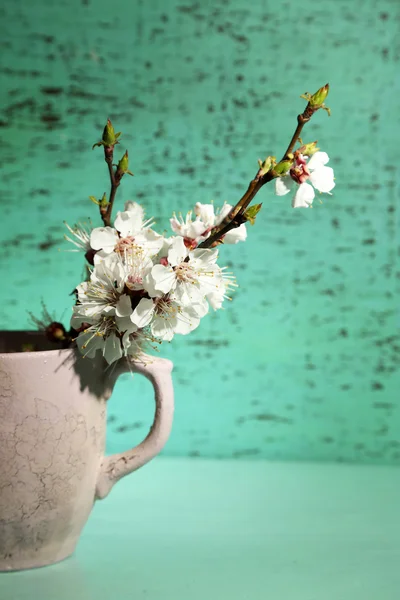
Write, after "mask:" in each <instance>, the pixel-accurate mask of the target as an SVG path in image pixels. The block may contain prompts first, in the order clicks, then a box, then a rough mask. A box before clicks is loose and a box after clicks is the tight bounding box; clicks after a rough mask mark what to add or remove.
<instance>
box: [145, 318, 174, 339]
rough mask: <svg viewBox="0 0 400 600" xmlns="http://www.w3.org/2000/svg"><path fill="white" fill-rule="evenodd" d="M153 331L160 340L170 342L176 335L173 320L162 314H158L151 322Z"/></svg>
mask: <svg viewBox="0 0 400 600" xmlns="http://www.w3.org/2000/svg"><path fill="white" fill-rule="evenodd" d="M151 333H152V334H153V335H154V337H156V338H159V339H160V340H164V341H166V342H170V341H171V340H172V338H173V337H174V328H173V326H172V323H171V320H170V319H167V318H165V317H164V316H162V315H156V316H155V318H154V321H153V322H152V324H151Z"/></svg>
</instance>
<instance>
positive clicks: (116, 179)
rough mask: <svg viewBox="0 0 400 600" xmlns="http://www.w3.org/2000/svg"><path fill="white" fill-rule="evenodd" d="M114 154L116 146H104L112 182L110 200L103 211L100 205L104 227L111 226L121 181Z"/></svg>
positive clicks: (105, 158)
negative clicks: (115, 169) (115, 165)
mask: <svg viewBox="0 0 400 600" xmlns="http://www.w3.org/2000/svg"><path fill="white" fill-rule="evenodd" d="M113 156H114V146H104V160H105V161H106V163H107V167H108V173H109V175H110V184H111V189H110V198H109V200H108V204H107V208H106V209H105V210H103V211H102V210H101V207H100V214H101V218H102V219H103V223H104V227H110V225H111V213H112V209H113V205H114V200H115V195H116V193H117V189H118V186H119V184H120V183H121V177H120V176H118V171H114V167H113Z"/></svg>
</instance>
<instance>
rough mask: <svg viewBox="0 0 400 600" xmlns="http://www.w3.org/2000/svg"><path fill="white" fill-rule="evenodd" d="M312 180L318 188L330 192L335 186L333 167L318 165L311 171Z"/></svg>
mask: <svg viewBox="0 0 400 600" xmlns="http://www.w3.org/2000/svg"><path fill="white" fill-rule="evenodd" d="M310 181H311V183H312V184H313V186H314V187H315V189H316V190H318V191H319V192H325V194H328V193H329V192H330V191H331V190H333V188H334V187H335V181H334V174H333V169H332V168H331V167H318V169H315V171H313V172H312V173H311V175H310Z"/></svg>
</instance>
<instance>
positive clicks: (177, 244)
mask: <svg viewBox="0 0 400 600" xmlns="http://www.w3.org/2000/svg"><path fill="white" fill-rule="evenodd" d="M187 255H188V249H187V248H186V246H185V243H184V241H183V238H181V237H176V238H175V239H174V241H173V242H172V244H171V248H170V249H169V251H168V262H169V264H170V265H172V266H173V267H176V265H179V264H180V263H181V262H183V261H184V260H185V258H186V257H187Z"/></svg>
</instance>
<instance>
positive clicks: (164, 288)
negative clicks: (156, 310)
mask: <svg viewBox="0 0 400 600" xmlns="http://www.w3.org/2000/svg"><path fill="white" fill-rule="evenodd" d="M151 276H152V278H153V280H154V288H155V289H156V290H160V292H164V294H168V292H169V291H170V290H172V288H173V287H174V286H175V283H176V275H175V272H174V270H173V269H172V268H171V267H164V265H154V267H153V268H152V270H151Z"/></svg>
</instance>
